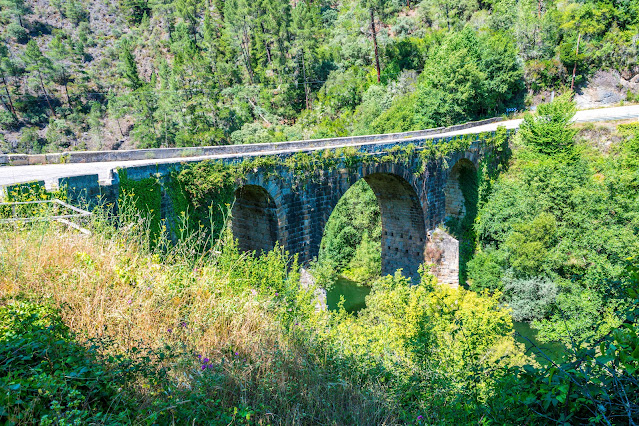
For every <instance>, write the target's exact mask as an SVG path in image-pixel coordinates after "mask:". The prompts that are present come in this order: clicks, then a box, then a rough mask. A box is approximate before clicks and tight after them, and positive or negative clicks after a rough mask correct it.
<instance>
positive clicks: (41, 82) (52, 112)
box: [38, 70, 58, 118]
mask: <svg viewBox="0 0 639 426" xmlns="http://www.w3.org/2000/svg"><path fill="white" fill-rule="evenodd" d="M38 77H39V78H40V86H42V92H44V98H45V99H46V100H47V104H48V105H49V109H50V110H51V114H53V116H54V117H55V118H58V116H57V115H56V114H55V110H54V109H53V106H51V101H50V100H49V94H48V93H47V90H46V89H45V88H44V81H43V80H42V74H41V73H40V70H38Z"/></svg>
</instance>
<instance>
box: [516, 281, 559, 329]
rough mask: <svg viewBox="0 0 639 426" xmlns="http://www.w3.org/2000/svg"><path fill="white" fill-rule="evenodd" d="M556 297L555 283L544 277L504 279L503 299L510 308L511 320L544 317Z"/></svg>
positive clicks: (529, 319) (528, 319) (530, 319)
mask: <svg viewBox="0 0 639 426" xmlns="http://www.w3.org/2000/svg"><path fill="white" fill-rule="evenodd" d="M556 298H557V285H556V284H555V283H554V282H552V281H551V280H549V279H548V278H544V277H533V278H529V279H517V278H506V279H504V299H505V300H506V302H508V307H510V308H511V309H512V316H513V320H515V321H532V320H535V319H541V318H544V317H545V316H546V315H548V313H549V312H550V308H551V307H552V305H553V304H554V303H555V299H556Z"/></svg>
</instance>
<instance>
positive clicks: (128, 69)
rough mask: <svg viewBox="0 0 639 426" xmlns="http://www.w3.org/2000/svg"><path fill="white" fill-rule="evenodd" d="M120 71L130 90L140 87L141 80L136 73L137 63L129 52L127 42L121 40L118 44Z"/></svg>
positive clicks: (129, 47) (129, 48)
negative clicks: (119, 44) (120, 43)
mask: <svg viewBox="0 0 639 426" xmlns="http://www.w3.org/2000/svg"><path fill="white" fill-rule="evenodd" d="M120 72H121V74H122V77H124V78H125V80H126V81H125V84H126V85H127V86H128V87H130V88H131V89H132V90H137V89H139V88H140V87H142V84H143V82H142V80H141V79H140V75H139V74H138V65H137V63H136V62H135V58H134V57H133V54H132V53H131V46H130V44H129V42H123V43H122V45H121V46H120Z"/></svg>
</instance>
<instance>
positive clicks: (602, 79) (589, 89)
mask: <svg viewBox="0 0 639 426" xmlns="http://www.w3.org/2000/svg"><path fill="white" fill-rule="evenodd" d="M637 90H639V75H636V76H635V77H633V78H632V79H631V80H630V81H627V80H624V79H623V78H622V77H621V75H620V74H619V73H618V72H617V71H597V73H596V74H595V75H594V76H593V78H591V79H590V80H589V81H588V83H587V84H586V85H585V86H583V87H581V88H579V89H578V90H577V94H576V95H575V102H576V103H577V108H579V109H587V108H598V107H603V106H609V105H614V104H617V103H619V102H621V101H623V100H625V99H626V95H627V93H628V91H631V92H636V91H637Z"/></svg>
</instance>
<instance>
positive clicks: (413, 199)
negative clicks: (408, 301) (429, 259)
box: [363, 173, 426, 280]
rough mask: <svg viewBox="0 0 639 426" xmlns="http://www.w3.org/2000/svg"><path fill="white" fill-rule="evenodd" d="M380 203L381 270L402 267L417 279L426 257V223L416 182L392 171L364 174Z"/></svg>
mask: <svg viewBox="0 0 639 426" xmlns="http://www.w3.org/2000/svg"><path fill="white" fill-rule="evenodd" d="M363 179H364V180H365V181H366V183H368V185H369V186H370V187H371V189H372V190H373V192H374V193H375V196H376V197H377V202H378V203H379V207H380V213H381V219H382V241H381V243H382V274H383V275H386V274H392V273H394V272H395V271H396V270H398V269H402V270H403V273H404V275H406V276H408V277H411V278H413V279H414V280H416V279H417V278H418V277H419V274H418V269H419V265H420V264H421V263H423V261H424V245H425V242H426V227H425V224H424V211H423V209H422V206H421V203H420V200H419V197H418V195H417V192H416V191H415V189H414V188H413V186H412V185H411V184H410V183H409V182H408V181H406V179H404V178H403V177H401V176H399V175H396V174H391V173H372V174H369V175H367V176H365V177H364V178H363Z"/></svg>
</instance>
